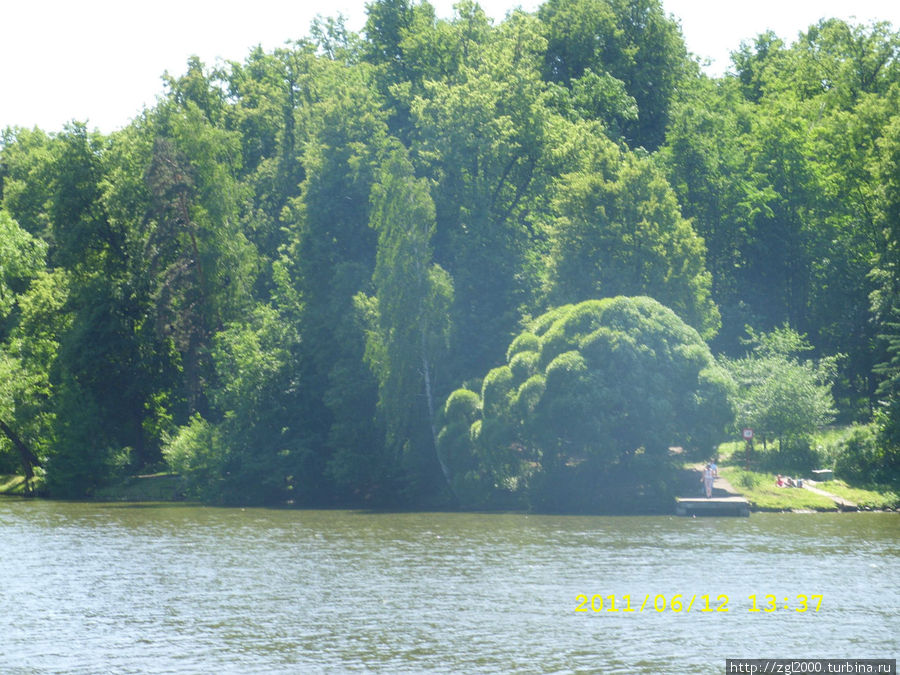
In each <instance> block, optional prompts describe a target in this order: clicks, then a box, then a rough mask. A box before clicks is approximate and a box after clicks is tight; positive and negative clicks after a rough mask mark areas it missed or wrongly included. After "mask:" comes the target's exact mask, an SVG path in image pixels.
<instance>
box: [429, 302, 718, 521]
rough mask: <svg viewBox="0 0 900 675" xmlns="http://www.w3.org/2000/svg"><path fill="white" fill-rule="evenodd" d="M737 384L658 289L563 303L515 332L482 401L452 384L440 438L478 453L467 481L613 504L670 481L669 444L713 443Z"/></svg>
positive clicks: (702, 448) (544, 497)
mask: <svg viewBox="0 0 900 675" xmlns="http://www.w3.org/2000/svg"><path fill="white" fill-rule="evenodd" d="M730 386H731V385H730V378H729V377H728V375H727V374H726V373H725V372H724V371H723V370H722V369H721V368H719V367H718V366H717V364H716V362H715V360H714V359H713V357H712V355H711V354H710V352H709V349H708V347H707V346H706V344H705V343H704V342H703V340H702V339H701V338H700V336H699V334H698V333H697V332H696V331H695V330H694V329H693V328H691V327H689V326H688V325H687V324H685V323H684V322H683V321H681V319H679V318H678V317H677V316H676V315H675V313H674V312H672V311H671V310H670V309H667V308H666V307H663V306H662V305H661V304H659V303H658V302H657V301H655V300H653V299H651V298H646V297H644V298H640V297H639V298H626V297H618V298H607V299H605V300H589V301H585V302H582V303H579V304H576V305H566V306H562V307H559V308H556V309H553V310H550V311H549V312H547V313H546V314H544V315H542V316H541V317H539V318H537V319H535V320H534V321H533V322H532V324H531V325H530V327H529V329H528V330H526V331H525V332H523V333H521V334H520V335H519V336H518V337H517V338H516V339H515V340H513V342H512V344H511V345H510V347H509V350H508V351H507V364H506V365H503V366H500V367H498V368H495V369H493V370H491V371H490V372H489V373H488V374H487V375H486V376H485V378H484V381H483V385H482V390H481V397H480V406H474V409H473V406H472V405H469V406H464V405H461V403H463V402H464V401H465V400H466V398H467V397H470V395H469V394H465V392H464V391H462V392H460V391H457V392H454V393H453V394H451V396H450V398H449V399H448V402H447V408H446V410H445V414H446V416H447V420H448V424H447V426H445V429H444V430H443V431H442V437H441V438H442V443H443V444H444V446H443V449H444V451H445V452H447V454H448V456H449V458H450V462H451V464H452V465H454V466H459V465H462V466H466V465H467V464H468V465H471V459H469V457H470V456H474V457H477V458H478V462H479V465H480V466H479V470H476V471H472V470H471V469H470V470H469V471H468V472H467V473H465V474H463V476H462V477H461V478H459V479H460V480H461V481H463V483H465V481H472V480H480V481H481V482H482V484H484V483H485V482H487V483H488V484H491V485H494V486H495V487H497V488H505V489H506V490H510V491H513V492H515V491H520V490H523V489H525V486H528V487H527V492H528V493H529V498H530V499H531V500H532V503H535V504H541V505H542V506H543V507H544V508H548V507H549V508H566V509H571V508H576V509H585V508H587V509H593V510H596V509H601V510H609V509H614V508H616V507H615V506H614V505H615V503H616V502H617V501H619V500H623V499H625V500H627V499H628V495H629V494H631V495H634V494H635V493H642V492H643V491H645V490H651V491H653V492H654V493H656V492H657V491H661V492H662V493H664V494H665V493H667V488H666V485H667V483H668V480H669V479H670V478H671V476H670V474H669V469H670V468H671V467H670V466H669V454H668V448H669V447H670V446H673V445H682V446H684V447H686V448H688V449H689V451H691V452H693V453H695V454H696V456H706V455H707V454H708V453H709V452H711V451H712V449H713V447H714V445H715V443H716V442H717V441H718V440H720V439H721V438H722V436H723V434H724V432H725V429H726V427H727V425H729V424H730V423H731V422H732V419H733V418H732V410H731V407H730V404H729V401H728V393H729V390H730ZM479 409H480V411H479ZM478 412H480V419H475V421H474V422H473V423H472V424H471V426H470V427H469V428H468V429H465V428H463V427H462V426H461V424H460V422H461V421H462V420H463V419H465V418H466V417H467V416H469V417H470V416H478ZM451 429H455V430H456V433H455V434H451V433H450V430H451ZM466 438H469V439H471V441H470V442H471V443H472V447H471V449H467V448H466V442H465V439H466ZM453 453H462V457H461V458H460V457H459V456H458V454H456V455H454V454H453ZM485 474H487V476H488V477H489V481H485V480H484V478H485ZM463 487H465V485H463ZM567 492H568V493H569V494H567Z"/></svg>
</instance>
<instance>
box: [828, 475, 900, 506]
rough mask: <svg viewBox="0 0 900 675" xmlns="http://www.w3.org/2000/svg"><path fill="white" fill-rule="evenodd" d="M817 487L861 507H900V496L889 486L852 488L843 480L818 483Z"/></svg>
mask: <svg viewBox="0 0 900 675" xmlns="http://www.w3.org/2000/svg"><path fill="white" fill-rule="evenodd" d="M816 487H817V488H819V489H820V490H825V491H826V492H830V493H831V494H833V495H837V496H838V497H843V498H844V499H847V500H849V501H851V502H853V503H854V504H856V505H858V506H860V507H863V508H865V507H868V508H871V509H886V508H898V507H900V495H898V494H897V493H896V492H894V491H893V490H892V489H891V488H889V487H887V486H882V485H878V486H874V487H873V489H866V488H860V487H851V486H849V485H847V483H845V482H844V481H842V480H829V481H825V482H824V483H816Z"/></svg>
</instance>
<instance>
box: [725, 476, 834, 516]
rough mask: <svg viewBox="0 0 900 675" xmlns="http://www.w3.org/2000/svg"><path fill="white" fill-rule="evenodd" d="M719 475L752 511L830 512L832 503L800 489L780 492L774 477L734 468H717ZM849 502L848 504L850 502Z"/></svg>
mask: <svg viewBox="0 0 900 675" xmlns="http://www.w3.org/2000/svg"><path fill="white" fill-rule="evenodd" d="M719 473H720V474H721V475H722V476H723V477H724V478H726V479H727V480H728V482H729V483H731V485H732V486H733V487H734V489H735V490H737V491H738V492H740V493H741V494H742V495H744V497H746V498H747V501H749V502H750V505H751V507H752V508H756V509H762V510H777V511H834V510H835V509H836V506H835V504H834V501H832V500H831V499H829V498H828V497H823V496H822V495H817V494H815V493H814V492H810V491H809V490H804V489H802V488H780V487H776V485H775V476H774V475H771V474H768V473H760V472H758V471H747V470H745V469H739V468H737V467H734V466H726V467H719ZM851 501H852V500H851Z"/></svg>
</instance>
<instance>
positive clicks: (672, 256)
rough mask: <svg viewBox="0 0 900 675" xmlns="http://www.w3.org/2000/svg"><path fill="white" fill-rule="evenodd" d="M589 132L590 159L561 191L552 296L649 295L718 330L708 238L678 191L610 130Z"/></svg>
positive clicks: (709, 330) (710, 332) (565, 179)
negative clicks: (618, 144)
mask: <svg viewBox="0 0 900 675" xmlns="http://www.w3.org/2000/svg"><path fill="white" fill-rule="evenodd" d="M587 132H588V129H585V128H582V129H580V130H579V133H581V134H586V133H587ZM584 140H585V146H586V148H589V149H588V150H586V151H585V159H584V164H583V167H582V168H581V170H579V171H577V172H575V173H568V174H565V175H563V176H562V178H561V179H560V180H559V181H558V183H557V185H556V192H555V195H554V199H553V206H554V211H555V213H556V215H557V221H556V230H557V231H556V237H555V246H554V251H553V254H552V257H551V260H550V266H551V269H550V275H549V276H550V291H549V292H550V296H551V298H553V299H555V300H556V301H557V302H572V301H581V300H586V299H588V298H592V297H612V296H616V295H649V296H651V297H654V298H656V299H657V300H659V301H660V302H662V303H663V304H665V305H667V306H669V307H671V308H672V309H674V310H675V311H676V312H678V313H679V315H680V316H682V317H683V318H684V319H685V320H686V321H687V322H688V323H689V324H691V325H692V326H694V327H695V328H696V329H697V330H698V331H700V332H701V334H702V335H703V336H704V337H706V338H711V337H712V336H714V335H715V333H716V331H717V330H718V328H719V312H718V310H717V308H716V306H715V304H714V303H713V301H712V298H711V295H710V283H711V279H710V276H709V273H708V272H707V271H706V269H705V263H704V257H705V250H704V245H703V241H702V240H701V239H700V238H699V237H698V236H697V235H696V233H695V232H694V230H693V228H692V227H691V224H690V223H689V222H688V221H687V220H685V219H684V218H682V216H681V213H680V210H679V207H678V203H677V201H676V199H675V194H674V192H672V190H671V188H670V187H669V186H668V184H667V183H666V181H665V179H664V178H663V176H662V174H661V173H660V172H659V171H657V170H656V169H655V168H654V167H653V166H652V164H651V163H650V162H649V161H647V160H645V159H639V158H638V157H636V156H635V155H633V154H630V153H623V152H621V151H620V150H618V149H617V148H615V147H614V146H613V145H612V144H611V143H610V142H609V141H606V140H604V139H603V138H602V136H595V137H594V138H589V137H586V136H585V137H584Z"/></svg>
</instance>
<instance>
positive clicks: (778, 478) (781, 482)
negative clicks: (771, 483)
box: [775, 474, 784, 487]
mask: <svg viewBox="0 0 900 675" xmlns="http://www.w3.org/2000/svg"><path fill="white" fill-rule="evenodd" d="M775 487H784V478H783V477H782V476H781V474H778V475H777V476H775Z"/></svg>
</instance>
